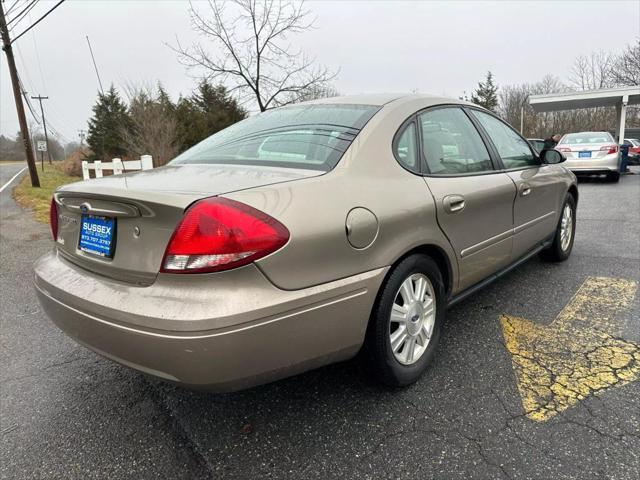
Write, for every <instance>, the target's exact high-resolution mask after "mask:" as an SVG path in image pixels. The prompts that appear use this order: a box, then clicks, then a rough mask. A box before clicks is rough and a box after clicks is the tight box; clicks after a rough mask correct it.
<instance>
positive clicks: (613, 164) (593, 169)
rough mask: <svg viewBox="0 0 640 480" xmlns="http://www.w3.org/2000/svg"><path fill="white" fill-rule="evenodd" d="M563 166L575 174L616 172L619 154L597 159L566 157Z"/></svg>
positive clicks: (618, 166)
mask: <svg viewBox="0 0 640 480" xmlns="http://www.w3.org/2000/svg"><path fill="white" fill-rule="evenodd" d="M565 166H566V167H567V168H568V169H569V170H571V171H572V172H573V173H575V174H589V173H607V172H618V171H619V170H620V156H619V155H618V154H617V153H615V154H611V155H607V156H605V157H602V158H598V159H579V160H578V159H575V160H574V159H567V161H566V162H565Z"/></svg>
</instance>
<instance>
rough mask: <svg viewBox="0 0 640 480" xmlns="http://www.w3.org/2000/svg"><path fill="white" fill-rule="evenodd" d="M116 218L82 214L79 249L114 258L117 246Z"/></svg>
mask: <svg viewBox="0 0 640 480" xmlns="http://www.w3.org/2000/svg"><path fill="white" fill-rule="evenodd" d="M115 239H116V219H115V218H112V217H102V216H98V215H82V218H81V219H80V240H79V242H78V249H80V250H81V251H83V252H86V253H90V254H92V255H97V256H99V257H103V258H113V254H114V252H115V246H116V241H115Z"/></svg>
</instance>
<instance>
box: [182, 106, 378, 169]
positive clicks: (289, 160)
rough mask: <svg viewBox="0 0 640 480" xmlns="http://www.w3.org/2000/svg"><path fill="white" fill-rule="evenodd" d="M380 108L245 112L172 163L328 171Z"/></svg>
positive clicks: (341, 107)
mask: <svg viewBox="0 0 640 480" xmlns="http://www.w3.org/2000/svg"><path fill="white" fill-rule="evenodd" d="M379 108H380V107H377V106H371V105H340V104H335V105H316V104H313V105H295V106H290V107H283V108H278V109H275V110H269V111H267V112H264V113H261V114H259V115H255V116H253V117H249V118H247V119H246V120H243V121H241V122H238V123H236V124H235V125H232V126H231V127H229V128H226V129H224V130H221V131H220V132H218V133H216V134H214V135H212V136H210V137H209V138H207V139H205V140H203V141H202V142H200V143H198V144H197V145H195V146H194V147H192V148H190V149H189V150H187V151H186V152H184V153H182V154H181V155H179V156H178V157H176V158H175V159H174V160H173V161H172V162H171V164H174V165H175V164H188V163H205V164H239V165H263V166H273V167H290V168H305V169H314V170H323V171H328V170H331V169H332V168H333V167H335V166H336V164H337V163H338V161H339V160H340V158H341V157H342V155H343V154H344V152H345V151H346V149H347V147H349V145H350V144H351V142H352V141H353V139H354V138H355V137H356V135H357V134H358V133H359V132H360V130H361V129H362V127H364V125H365V124H366V123H367V122H368V121H369V119H371V117H372V116H373V115H374V114H375V113H376V112H377V111H378V110H379Z"/></svg>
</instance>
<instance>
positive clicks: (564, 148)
mask: <svg viewBox="0 0 640 480" xmlns="http://www.w3.org/2000/svg"><path fill="white" fill-rule="evenodd" d="M556 150H558V151H559V152H570V151H571V149H570V148H567V147H559V148H556Z"/></svg>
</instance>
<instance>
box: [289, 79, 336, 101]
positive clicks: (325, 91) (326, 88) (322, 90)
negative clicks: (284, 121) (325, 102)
mask: <svg viewBox="0 0 640 480" xmlns="http://www.w3.org/2000/svg"><path fill="white" fill-rule="evenodd" d="M338 96H340V92H339V91H338V90H337V89H336V88H335V87H334V86H333V85H329V84H326V85H312V86H311V87H309V88H307V89H306V90H303V91H300V92H294V93H291V94H289V95H285V96H284V97H283V98H284V99H285V100H284V104H289V103H300V102H308V101H310V100H319V99H322V98H331V97H338Z"/></svg>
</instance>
